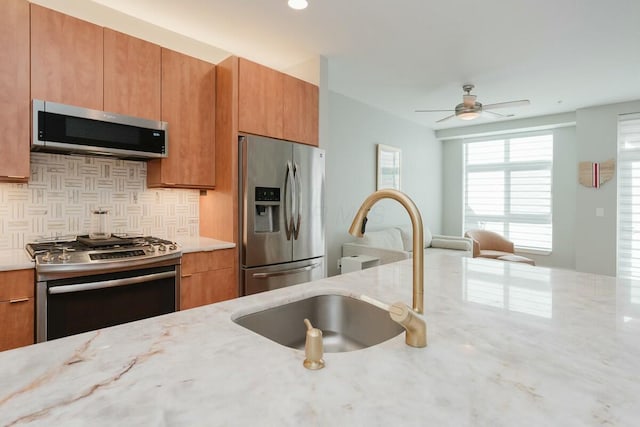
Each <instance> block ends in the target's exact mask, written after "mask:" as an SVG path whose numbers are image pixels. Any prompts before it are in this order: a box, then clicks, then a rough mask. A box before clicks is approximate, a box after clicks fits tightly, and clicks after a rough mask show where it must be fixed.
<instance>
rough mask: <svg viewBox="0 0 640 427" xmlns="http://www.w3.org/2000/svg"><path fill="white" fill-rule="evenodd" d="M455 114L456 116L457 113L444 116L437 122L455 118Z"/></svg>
mask: <svg viewBox="0 0 640 427" xmlns="http://www.w3.org/2000/svg"><path fill="white" fill-rule="evenodd" d="M455 116H456V115H455V114H452V115H450V116H447V117H444V118H442V119H440V120H436V123H442V122H444V121H447V120H449V119H451V118H453V117H455Z"/></svg>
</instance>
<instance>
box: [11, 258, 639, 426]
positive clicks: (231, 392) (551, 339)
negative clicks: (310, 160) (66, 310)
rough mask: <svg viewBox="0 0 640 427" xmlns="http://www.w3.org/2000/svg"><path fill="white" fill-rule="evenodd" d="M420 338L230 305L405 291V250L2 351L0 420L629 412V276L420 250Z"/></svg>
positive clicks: (495, 422)
mask: <svg viewBox="0 0 640 427" xmlns="http://www.w3.org/2000/svg"><path fill="white" fill-rule="evenodd" d="M425 291H426V292H425V295H426V297H425V312H426V314H425V319H426V321H427V326H428V341H429V345H428V347H426V348H422V349H416V348H411V347H408V346H406V345H405V343H404V334H401V335H399V336H397V337H395V338H393V339H391V340H388V341H386V342H384V343H382V344H379V345H377V346H374V347H370V348H368V349H363V350H358V351H353V352H346V353H325V357H324V358H325V361H326V367H325V368H324V369H321V370H318V371H308V370H306V369H304V368H303V366H302V362H303V360H304V352H303V351H299V350H294V349H291V348H288V347H284V346H281V345H279V344H275V343H273V342H271V341H269V340H268V339H266V338H263V337H261V336H259V335H256V334H254V333H253V332H251V331H249V330H247V329H244V328H243V327H241V326H239V325H236V324H235V323H233V322H232V321H231V318H232V316H237V315H240V314H244V313H248V312H252V311H255V310H258V309H260V308H265V307H269V306H273V305H276V304H280V303H283V302H287V301H293V300H297V299H301V298H304V297H305V296H309V295H315V294H322V293H331V292H335V293H340V294H344V295H351V296H356V297H358V296H360V295H363V294H364V295H367V296H369V297H373V298H375V299H378V300H380V301H383V302H386V303H392V302H394V301H398V300H400V301H404V302H407V303H410V302H411V261H410V260H406V261H402V262H399V263H394V264H387V265H383V266H380V267H375V268H371V269H367V270H364V271H358V272H354V273H350V274H346V275H342V276H335V277H331V278H327V279H323V280H320V281H316V282H312V283H307V284H302V285H298V286H292V287H288V288H284V289H279V290H276V291H271V292H266V293H262V294H256V295H252V296H248V297H244V298H239V299H235V300H231V301H225V302H222V303H218V304H213V305H209V306H205V307H200V308H196V309H192V310H186V311H183V312H178V313H173V314H169V315H165V316H160V317H156V318H152V319H146V320H143V321H139V322H133V323H130V324H126V325H120V326H116V327H113V328H108V329H104V330H100V331H96V332H89V333H85V334H80V335H76V336H72V337H67V338H63V339H59V340H53V341H50V342H46V343H41V344H37V345H34V346H30V347H26V348H21V349H16V350H10V351H6V352H2V353H0V378H2V387H0V425H25V424H33V425H65V426H68V425H92V426H99V425H104V426H112V425H154V426H155V425H167V426H182V425H207V426H229V425H234V426H236V425H252V426H253V425H264V426H276V425H277V426H300V425H313V426H338V425H349V426H351V425H354V426H355V425H358V426H360V425H402V426H425V425H434V426H467V425H471V426H542V425H562V426H585V425H607V426H612V425H616V426H628V425H637V422H638V419H639V417H640V405H639V404H638V399H639V398H638V396H640V367H639V366H640V365H638V360H639V359H640V339H639V337H640V283H633V282H626V281H622V280H616V279H615V278H611V277H605V276H598V275H593V274H586V273H576V272H572V271H568V270H560V269H548V268H544V267H532V266H529V265H524V264H520V263H507V262H497V261H493V260H482V259H471V258H461V257H454V256H448V255H445V254H428V255H427V256H426V258H425Z"/></svg>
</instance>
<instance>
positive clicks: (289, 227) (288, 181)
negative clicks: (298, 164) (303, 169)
mask: <svg viewBox="0 0 640 427" xmlns="http://www.w3.org/2000/svg"><path fill="white" fill-rule="evenodd" d="M293 179H294V178H293V166H292V165H291V162H290V161H287V173H286V176H285V178H284V206H283V209H284V229H285V231H286V235H287V240H291V235H292V234H293V200H291V199H292V198H293V189H292V188H291V187H293V185H294V181H293ZM287 200H290V202H289V203H287ZM289 204H291V207H289ZM289 209H291V210H289Z"/></svg>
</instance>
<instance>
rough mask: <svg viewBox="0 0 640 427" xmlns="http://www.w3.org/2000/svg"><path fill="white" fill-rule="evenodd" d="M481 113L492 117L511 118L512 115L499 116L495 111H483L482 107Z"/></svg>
mask: <svg viewBox="0 0 640 427" xmlns="http://www.w3.org/2000/svg"><path fill="white" fill-rule="evenodd" d="M482 113H483V114H484V113H489V114H490V115H493V116H494V117H513V114H500V113H496V112H495V111H489V110H485V109H484V107H483V108H482Z"/></svg>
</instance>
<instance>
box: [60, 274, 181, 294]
mask: <svg viewBox="0 0 640 427" xmlns="http://www.w3.org/2000/svg"><path fill="white" fill-rule="evenodd" d="M170 277H176V272H175V270H174V271H165V272H163V273H153V274H147V275H146V276H137V277H129V278H126V279H114V280H104V281H101V282H89V283H80V284H77V285H62V286H52V287H50V288H49V294H68V293H71V292H82V291H91V290H94V289H104V288H113V287H116V286H125V285H137V284H139V283H145V282H151V281H153V280H160V279H168V278H170Z"/></svg>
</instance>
